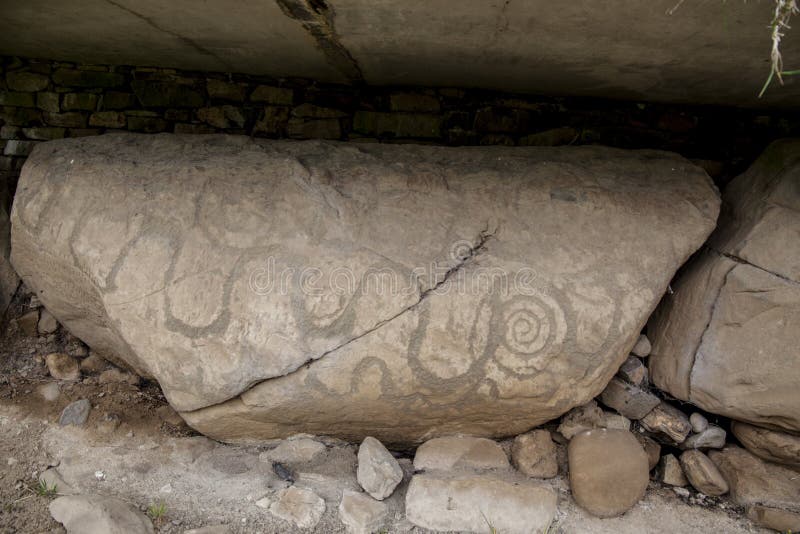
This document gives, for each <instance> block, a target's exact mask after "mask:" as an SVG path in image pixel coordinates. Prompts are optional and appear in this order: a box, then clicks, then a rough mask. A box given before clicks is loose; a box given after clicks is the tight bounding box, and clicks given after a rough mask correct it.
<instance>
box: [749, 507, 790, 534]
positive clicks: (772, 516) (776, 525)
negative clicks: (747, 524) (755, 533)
mask: <svg viewBox="0 0 800 534" xmlns="http://www.w3.org/2000/svg"><path fill="white" fill-rule="evenodd" d="M745 514H746V515H747V518H748V519H749V520H750V521H752V522H753V523H755V524H756V525H759V526H762V527H766V528H771V529H772V530H777V531H778V532H800V513H795V512H790V511H788V510H781V509H780V508H771V507H769V506H762V505H760V504H753V505H750V506H747V507H746V508H745Z"/></svg>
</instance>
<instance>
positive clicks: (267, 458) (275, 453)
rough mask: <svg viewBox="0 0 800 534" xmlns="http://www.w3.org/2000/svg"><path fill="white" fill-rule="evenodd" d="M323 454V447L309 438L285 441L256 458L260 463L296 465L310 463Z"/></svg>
mask: <svg viewBox="0 0 800 534" xmlns="http://www.w3.org/2000/svg"><path fill="white" fill-rule="evenodd" d="M323 452H325V445H324V444H322V443H320V442H319V441H317V440H314V439H310V438H297V439H287V440H284V441H282V442H281V443H279V444H278V446H277V447H275V448H274V449H270V450H268V451H264V452H262V453H261V454H260V455H259V456H258V458H259V459H260V460H261V461H262V462H267V463H271V462H281V463H286V464H298V463H306V462H310V461H311V460H313V459H314V458H316V457H317V456H319V455H320V454H322V453H323Z"/></svg>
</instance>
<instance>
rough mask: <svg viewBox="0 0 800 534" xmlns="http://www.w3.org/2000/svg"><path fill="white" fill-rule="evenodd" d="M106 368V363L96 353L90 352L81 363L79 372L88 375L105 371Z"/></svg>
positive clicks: (107, 364)
mask: <svg viewBox="0 0 800 534" xmlns="http://www.w3.org/2000/svg"><path fill="white" fill-rule="evenodd" d="M108 366H109V363H108V361H106V360H105V359H104V358H103V357H102V356H100V355H99V354H97V353H96V352H90V353H89V356H87V357H86V358H85V359H84V360H82V361H81V371H83V372H84V373H89V374H97V373H101V372H103V371H104V370H106V369H107V368H108Z"/></svg>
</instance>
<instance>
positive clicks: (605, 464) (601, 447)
mask: <svg viewBox="0 0 800 534" xmlns="http://www.w3.org/2000/svg"><path fill="white" fill-rule="evenodd" d="M568 455H569V480H570V487H571V489H572V495H573V497H574V498H575V502H577V503H578V504H579V505H580V506H581V507H582V508H584V509H585V510H587V511H588V512H589V513H591V514H592V515H595V516H597V517H613V516H617V515H621V514H623V513H625V512H626V511H627V510H629V509H631V508H632V507H633V506H634V505H635V504H636V503H637V502H639V500H640V499H641V498H642V497H643V496H644V493H645V490H646V489H647V484H648V481H649V471H650V469H649V464H648V459H647V454H645V452H644V450H643V449H642V446H641V445H639V442H638V441H637V440H636V438H634V437H633V435H632V434H631V433H630V432H625V431H623V430H605V429H602V430H592V431H589V432H584V433H582V434H578V435H577V436H575V437H574V438H573V439H572V440H571V441H570V442H569V448H568Z"/></svg>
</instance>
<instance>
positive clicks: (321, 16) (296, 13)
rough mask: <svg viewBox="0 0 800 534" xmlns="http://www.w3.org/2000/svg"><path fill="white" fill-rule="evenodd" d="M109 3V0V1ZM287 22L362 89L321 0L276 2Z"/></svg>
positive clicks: (355, 66) (329, 11)
mask: <svg viewBox="0 0 800 534" xmlns="http://www.w3.org/2000/svg"><path fill="white" fill-rule="evenodd" d="M109 1H110V0H109ZM275 1H276V2H277V4H278V6H279V7H280V8H281V10H282V11H283V12H284V13H285V14H286V16H288V17H289V18H292V19H295V20H296V21H298V22H300V23H301V24H302V25H303V28H304V29H305V30H306V31H307V32H308V33H309V34H310V35H311V37H313V38H314V40H315V41H316V42H317V47H319V49H320V50H321V51H322V53H323V54H325V58H326V59H327V61H328V63H329V64H330V65H331V66H332V67H333V68H335V69H336V70H337V71H339V72H340V73H341V74H342V75H343V76H344V77H345V78H347V80H348V81H350V83H352V84H355V85H361V84H363V83H364V75H363V74H362V72H361V67H359V66H358V63H357V62H356V60H355V58H353V56H352V55H351V54H350V51H349V50H347V49H346V48H345V47H344V45H342V43H341V42H340V41H339V36H338V35H337V34H336V30H335V29H334V25H333V18H334V13H333V10H332V9H331V8H330V6H328V5H327V4H326V3H325V2H324V0H275Z"/></svg>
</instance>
